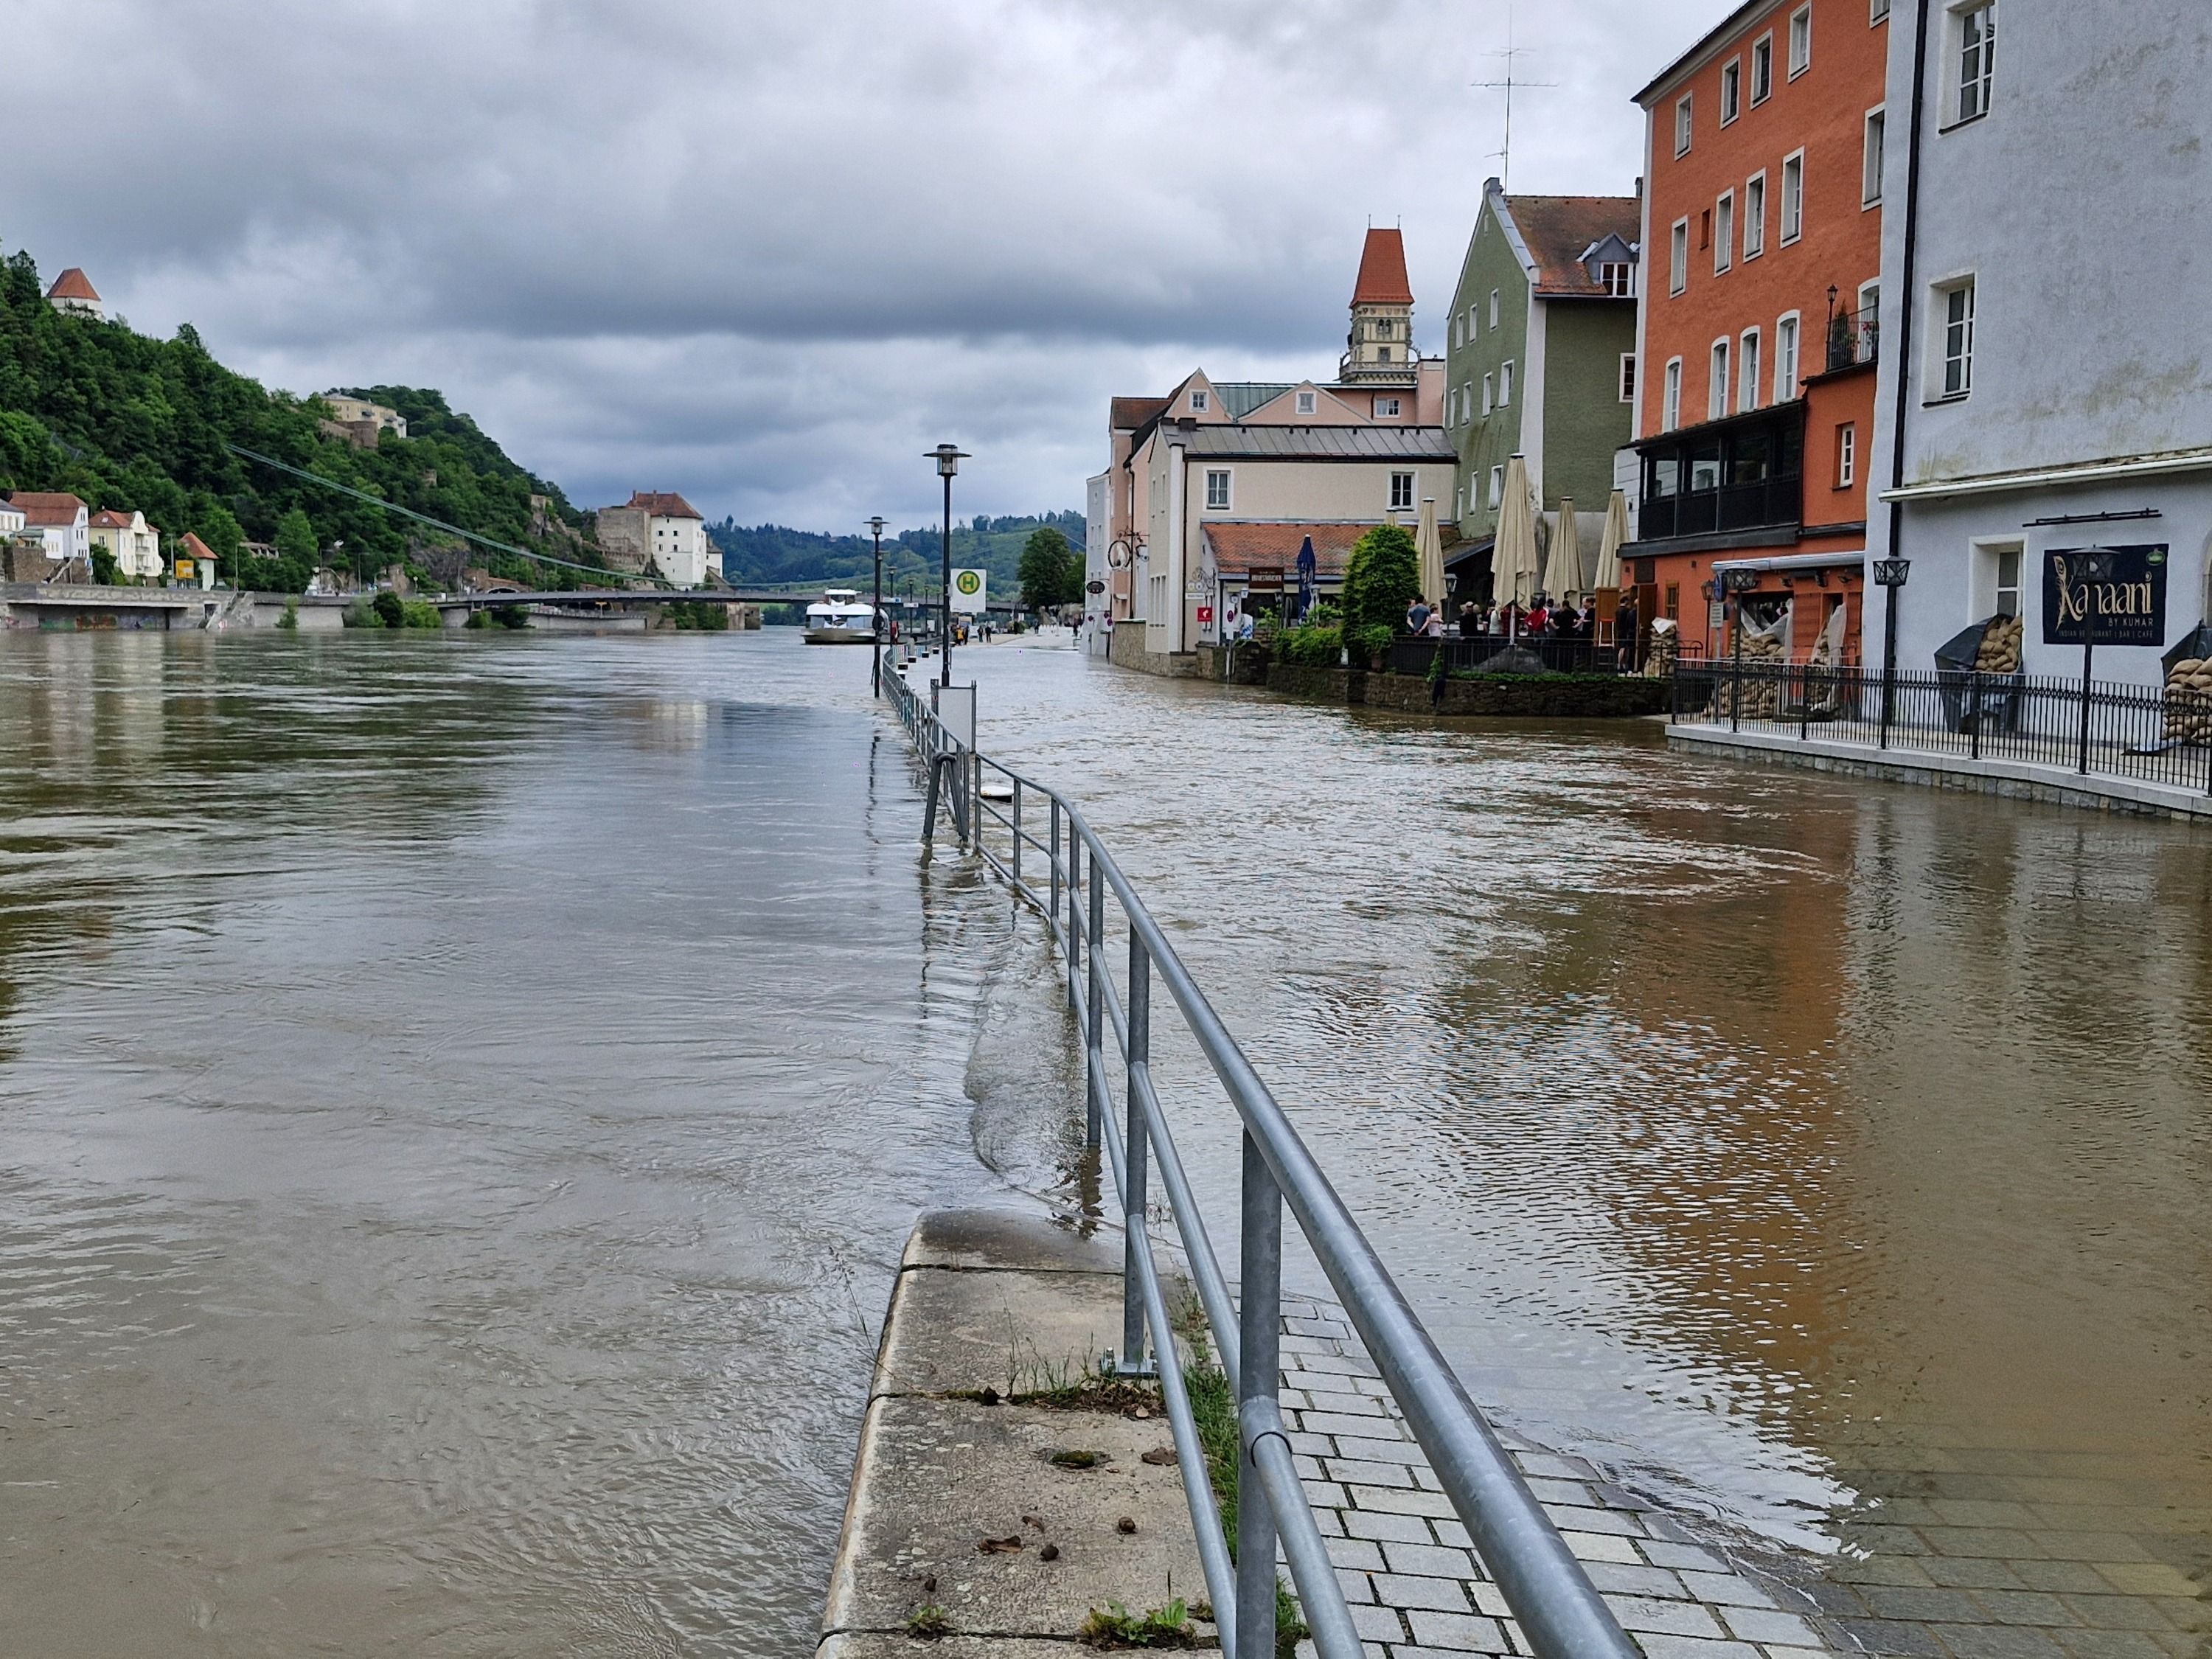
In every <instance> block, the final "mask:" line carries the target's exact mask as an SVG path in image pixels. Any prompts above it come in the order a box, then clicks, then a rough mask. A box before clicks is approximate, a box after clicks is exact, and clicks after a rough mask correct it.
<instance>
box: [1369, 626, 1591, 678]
mask: <svg viewBox="0 0 2212 1659" xmlns="http://www.w3.org/2000/svg"><path fill="white" fill-rule="evenodd" d="M1516 648H1517V649H1519V650H1520V651H1522V652H1525V653H1528V655H1527V659H1526V660H1525V665H1526V666H1528V671H1531V672H1537V673H1545V674H1619V673H1621V672H1624V671H1626V668H1627V666H1628V664H1627V660H1626V659H1627V657H1628V653H1627V652H1626V650H1622V649H1619V648H1616V647H1613V646H1610V645H1598V644H1595V643H1594V642H1593V641H1590V640H1588V639H1585V638H1580V637H1577V635H1572V634H1541V635H1528V634H1522V635H1519V636H1518V637H1517V638H1515V639H1508V638H1507V637H1506V636H1505V635H1504V634H1502V633H1500V634H1468V635H1445V636H1444V637H1443V638H1442V639H1405V640H1395V641H1392V642H1391V646H1390V652H1389V657H1388V659H1386V660H1387V661H1388V663H1389V668H1390V671H1391V672H1392V673H1394V674H1426V673H1427V672H1429V671H1430V667H1431V664H1433V663H1434V662H1435V660H1436V656H1437V653H1438V652H1439V651H1441V652H1443V656H1444V671H1445V672H1447V673H1450V674H1457V673H1462V672H1464V671H1468V670H1469V669H1475V668H1480V667H1482V666H1484V665H1486V664H1488V663H1491V662H1492V661H1494V660H1495V659H1497V658H1499V657H1502V656H1504V654H1505V653H1506V652H1508V651H1510V650H1514V649H1516Z"/></svg>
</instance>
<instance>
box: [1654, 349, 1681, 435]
mask: <svg viewBox="0 0 2212 1659" xmlns="http://www.w3.org/2000/svg"><path fill="white" fill-rule="evenodd" d="M1681 424H1682V360H1681V359H1680V357H1669V358H1668V360H1667V367H1666V368H1665V369H1664V370H1662V372H1661V375H1660V392H1659V429H1660V430H1661V431H1662V432H1672V431H1674V428H1677V427H1679V426H1680V425H1681Z"/></svg>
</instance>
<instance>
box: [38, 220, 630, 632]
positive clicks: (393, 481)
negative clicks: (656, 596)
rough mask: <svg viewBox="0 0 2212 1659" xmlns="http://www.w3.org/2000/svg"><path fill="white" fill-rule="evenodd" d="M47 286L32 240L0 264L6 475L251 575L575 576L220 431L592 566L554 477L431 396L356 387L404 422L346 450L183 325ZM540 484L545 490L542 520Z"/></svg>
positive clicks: (282, 583) (265, 581)
mask: <svg viewBox="0 0 2212 1659" xmlns="http://www.w3.org/2000/svg"><path fill="white" fill-rule="evenodd" d="M44 295H45V289H44V287H43V285H42V284H41V283H40V280H39V272H38V267H37V266H36V265H35V264H33V261H32V259H31V257H30V256H29V255H28V254H27V253H17V254H15V255H13V256H11V257H10V258H9V259H8V260H7V261H6V264H5V266H4V269H0V488H9V489H58V490H68V491H70V492H72V493H74V494H76V495H81V496H82V497H83V498H84V499H85V501H87V502H88V503H89V504H90V505H91V506H92V507H94V510H98V509H100V508H101V507H112V508H115V509H117V510H118V511H122V512H126V513H127V512H130V511H131V510H133V509H134V508H135V509H137V510H138V511H141V512H143V513H145V515H146V517H147V519H148V520H149V522H151V523H152V524H154V525H155V526H156V527H158V528H159V529H160V530H161V532H162V537H163V539H164V541H165V543H166V542H169V541H173V539H174V538H179V537H181V536H182V535H183V534H184V532H186V531H188V530H189V531H193V532H197V534H198V535H199V537H200V538H201V539H202V540H204V541H205V542H206V543H208V544H209V545H210V547H212V548H214V550H216V554H217V555H218V556H220V557H221V558H222V561H223V563H224V567H225V569H224V574H226V575H227V576H229V577H231V578H233V579H234V580H240V582H241V583H242V584H244V585H251V586H265V587H272V588H281V589H289V590H294V591H296V590H297V589H299V588H301V587H303V586H306V583H307V577H308V575H309V574H311V573H312V570H313V564H314V562H315V561H316V560H317V559H319V558H331V557H333V556H334V555H333V551H332V550H333V548H334V546H335V545H336V544H339V543H343V550H339V551H337V553H336V554H335V557H336V559H337V562H340V563H342V564H344V565H347V566H349V567H351V568H353V569H354V570H355V571H356V573H358V574H363V575H366V574H370V573H371V572H373V571H376V570H379V569H381V568H383V567H384V566H386V565H388V564H393V563H398V562H416V564H418V566H420V565H422V564H423V563H424V562H426V561H427V562H428V563H430V564H432V565H441V566H442V565H453V566H454V567H455V568H458V566H459V563H461V562H466V563H469V564H479V565H483V566H486V567H489V568H491V569H492V570H494V571H495V572H498V573H500V574H510V575H514V576H518V577H520V576H522V575H525V574H530V575H532V579H533V580H539V581H543V582H544V583H546V584H548V585H551V586H562V585H568V584H571V583H573V582H574V580H578V578H577V577H576V576H575V575H574V573H565V574H564V573H562V572H561V571H560V570H559V568H557V567H554V566H543V565H533V564H532V563H530V562H526V561H524V560H522V559H520V558H515V557H513V556H508V555H505V554H497V553H492V552H490V551H489V550H485V549H483V548H480V547H477V548H471V550H469V551H468V552H467V553H466V554H465V555H463V554H462V553H460V552H459V546H458V544H457V543H456V542H455V540H454V538H450V537H444V536H441V534H440V532H437V531H435V530H434V529H431V528H430V527H429V526H423V525H420V524H414V523H410V521H409V520H405V519H403V518H399V517H398V516H396V515H394V514H391V513H384V512H381V511H380V510H379V509H378V508H376V507H373V506H371V505H369V504H368V503H367V502H363V501H354V500H351V499H349V498H348V497H346V496H344V495H339V494H338V493H337V491H335V490H331V489H323V488H321V487H319V486H318V485H316V484H314V483H311V482H309V481H307V480H305V479H301V478H295V477H289V476H288V475H286V474H284V473H282V472H278V471H276V470H275V469H273V468H271V467H267V466H264V465H260V464H258V463H257V462H253V461H249V460H246V459H244V458H243V457H241V456H237V455H234V454H232V453H230V452H229V451H228V450H227V449H226V448H225V447H224V445H225V443H226V442H228V443H234V444H238V445H240V446H243V447H246V448H248V449H252V450H257V451H258V452H259V453H262V454H264V455H270V456H274V457H275V458H276V459H279V460H282V461H285V462H287V463H289V464H290V465H294V466H297V467H301V468H304V469H306V470H307V471H312V472H314V473H317V474H319V476H321V477H327V478H331V479H335V480H337V481H338V482H340V483H345V484H349V485H350V486H351V487H353V488H354V489H359V490H363V491H365V492H367V493H368V494H369V495H375V496H380V497H381V498H383V499H385V500H386V501H392V502H394V503H396V504H398V505H399V506H403V507H411V508H413V509H414V510H415V511H416V512H418V513H428V514H429V515H430V516H431V517H433V518H436V519H441V520H445V521H447V523H450V524H456V525H459V526H461V527H462V528H464V529H466V530H470V531H472V532H476V533H477V534H478V535H482V536H489V537H491V538H494V539H495V540H498V541H502V542H507V543H512V544H516V545H519V546H526V547H532V548H534V549H535V550H540V551H544V552H547V553H550V554H553V555H555V556H559V557H562V558H568V559H577V558H579V557H581V558H582V559H583V561H584V562H592V556H591V554H590V553H589V552H588V551H581V552H580V544H579V543H578V541H577V539H576V538H577V537H578V535H579V533H580V532H582V531H583V529H584V527H585V520H584V518H583V516H582V515H581V514H580V513H577V512H576V511H575V509H574V508H573V507H570V506H569V504H568V499H567V497H565V496H564V495H562V493H561V491H560V489H559V488H558V487H557V486H556V485H555V484H552V483H548V482H547V481H546V480H544V479H543V478H539V477H536V476H534V475H533V474H532V473H530V472H529V471H526V470H525V469H523V468H522V467H520V466H518V465H515V463H514V462H513V461H512V460H510V459H508V458H507V455H506V454H505V453H504V452H502V451H501V448H500V447H499V446H498V445H497V444H496V443H495V442H493V441H492V440H491V439H490V438H489V437H487V436H486V435H484V434H483V432H482V431H481V430H479V429H478V428H477V424H476V422H474V421H472V420H471V419H470V418H469V417H468V416H466V415H462V414H457V413H455V412H454V411H453V410H452V409H451V408H449V407H448V406H447V403H446V400H445V398H444V396H443V395H442V394H441V393H439V392H431V391H423V390H418V389H416V388H414V387H410V386H369V387H365V388H362V395H365V396H367V397H369V398H373V399H374V400H375V401H376V402H378V403H381V404H389V405H391V406H392V407H393V408H396V409H397V410H399V412H400V413H401V414H403V415H404V416H406V417H407V421H408V428H409V435H408V436H407V437H405V438H404V439H403V438H398V437H395V436H393V435H391V434H389V433H387V434H386V435H384V437H383V439H382V441H380V444H379V445H378V447H376V448H374V449H356V448H355V447H352V446H351V445H350V444H348V443H346V442H344V441H342V440H338V439H334V438H331V437H329V436H326V435H324V434H323V432H322V431H321V429H320V428H319V424H318V422H319V420H320V419H321V418H323V417H324V416H327V415H328V413H329V410H328V409H327V407H326V406H325V405H324V404H321V403H320V402H319V401H318V400H316V399H314V398H297V397H295V396H293V395H292V394H291V393H289V392H270V391H268V390H266V389H264V387H263V386H260V385H259V384H258V382H256V381H253V380H248V379H246V377H245V376H244V375H242V374H234V373H232V372H231V371H230V370H229V369H227V368H224V367H223V366H222V364H221V363H218V362H216V360H215V359H214V358H213V357H212V356H210V355H209V354H208V351H207V349H206V348H205V347H204V345H203V344H202V343H201V342H200V338H199V336H198V334H197V331H194V330H193V328H192V327H191V325H189V324H187V325H185V326H184V327H182V328H180V329H179V330H178V331H177V334H176V337H175V338H174V339H170V340H156V339H152V338H149V337H147V336H145V335H142V334H137V333H134V332H132V331H131V329H130V328H128V327H127V326H125V325H124V324H122V323H120V322H100V321H95V320H93V319H85V318H77V317H64V316H61V315H59V314H58V313H56V312H55V311H54V309H53V308H52V307H51V306H49V305H48V304H47V303H46V299H45V297H44ZM533 495H537V496H541V497H544V499H545V501H546V502H547V507H546V510H545V512H544V514H542V515H541V516H539V517H538V518H537V520H535V521H534V522H533V515H532V507H531V497H532V496H533ZM295 513H297V514H303V515H304V519H302V518H300V517H294V516H290V515H293V514H295ZM280 526H283V527H284V529H283V533H281V534H280ZM241 540H244V541H252V542H264V543H270V544H278V543H280V542H281V543H282V544H283V547H284V549H285V550H286V551H285V556H283V557H281V558H274V559H252V558H245V559H240V556H239V555H238V548H239V544H240V541H241Z"/></svg>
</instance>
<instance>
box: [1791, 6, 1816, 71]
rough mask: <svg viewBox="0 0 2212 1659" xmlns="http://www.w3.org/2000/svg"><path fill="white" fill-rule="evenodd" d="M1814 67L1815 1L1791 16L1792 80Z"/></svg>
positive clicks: (1799, 8)
mask: <svg viewBox="0 0 2212 1659" xmlns="http://www.w3.org/2000/svg"><path fill="white" fill-rule="evenodd" d="M1812 67H1813V0H1805V3H1804V4H1803V5H1802V6H1800V7H1798V8H1797V9H1796V10H1795V11H1793V12H1791V13H1790V79H1791V80H1793V81H1795V80H1796V78H1797V77H1798V76H1801V75H1802V74H1804V72H1805V71H1806V70H1808V69H1810V68H1812Z"/></svg>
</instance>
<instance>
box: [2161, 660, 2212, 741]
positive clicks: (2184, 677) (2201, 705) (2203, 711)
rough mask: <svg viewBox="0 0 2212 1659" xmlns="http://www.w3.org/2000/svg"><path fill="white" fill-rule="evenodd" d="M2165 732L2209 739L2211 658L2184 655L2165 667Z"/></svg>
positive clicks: (2211, 722) (2211, 724) (2211, 729)
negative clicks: (2166, 668)
mask: <svg viewBox="0 0 2212 1659" xmlns="http://www.w3.org/2000/svg"><path fill="white" fill-rule="evenodd" d="M2166 736H2167V737H2168V738H2179V739H2180V740H2181V741H2183V742H2185V743H2212V658H2206V657H2184V658H2183V659H2181V660H2180V661H2179V662H2178V663H2176V664H2174V665H2173V666H2172V668H2171V669H2170V670H2168V671H2167V673H2166Z"/></svg>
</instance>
